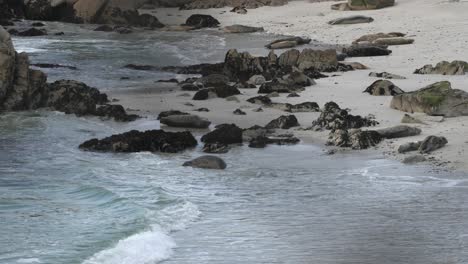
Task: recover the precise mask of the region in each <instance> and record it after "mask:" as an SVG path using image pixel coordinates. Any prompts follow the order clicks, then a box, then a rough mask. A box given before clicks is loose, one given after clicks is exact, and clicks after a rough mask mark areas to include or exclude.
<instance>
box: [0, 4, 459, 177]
mask: <svg viewBox="0 0 468 264" xmlns="http://www.w3.org/2000/svg"><path fill="white" fill-rule="evenodd" d="M81 1H83V0H81ZM81 1H78V2H77V3H75V4H74V6H73V7H74V16H75V17H74V18H73V20H74V21H77V20H76V17H80V19H81V20H79V22H99V23H101V24H113V25H125V26H137V27H144V28H153V29H155V28H162V27H164V24H166V25H167V24H169V25H176V24H177V25H180V24H182V25H183V26H186V27H188V28H185V29H184V30H193V29H200V28H203V27H218V26H219V27H222V28H223V29H224V31H225V32H229V33H249V32H255V31H259V30H260V29H261V30H264V28H263V27H252V26H247V25H246V26H244V25H239V24H234V25H232V24H231V23H230V22H229V21H227V22H226V21H223V20H222V19H219V17H217V18H215V17H214V12H216V11H212V12H211V14H212V15H213V16H212V15H198V14H193V13H187V17H188V18H187V19H186V20H185V21H184V22H183V23H176V22H174V18H172V17H171V18H170V17H163V18H162V19H161V17H160V19H161V21H163V20H164V21H163V22H164V24H163V23H162V22H160V20H159V19H157V18H156V17H154V16H151V15H148V14H146V13H143V14H139V13H138V12H137V11H136V7H135V6H132V7H125V8H121V7H116V6H113V5H112V1H111V4H104V5H103V6H102V7H100V8H102V9H101V10H104V11H102V12H99V17H97V16H96V15H93V16H92V17H83V15H82V14H83V13H80V11H79V10H78V9H76V7H77V5H78V6H80V5H79V2H81ZM33 2H34V1H33ZM37 2H40V1H37ZM357 2H358V1H351V0H350V1H348V3H347V5H346V6H342V7H339V8H338V10H348V9H350V10H374V9H380V8H385V10H391V9H393V8H395V9H397V8H398V5H396V6H393V5H394V4H395V2H394V1H381V2H382V3H381V4H379V5H375V6H374V5H364V6H361V7H359V8H358V7H357V6H356V5H357ZM377 2H379V1H377ZM281 4H284V3H281ZM329 4H330V3H328V4H327V5H328V6H329ZM226 5H230V4H226ZM275 5H276V4H275ZM302 5H307V3H295V4H292V3H290V5H288V6H286V7H281V8H283V9H288V8H289V9H293V8H295V6H302ZM310 5H312V4H310ZM313 5H317V6H320V7H324V6H325V3H314V4H313ZM290 6H292V7H290ZM87 7H89V6H87ZM209 7H211V6H209ZM216 7H218V6H216ZM116 8H117V9H118V10H117V9H116ZM107 9H109V10H111V11H106V10H107ZM186 9H191V8H186ZM335 9H336V8H335ZM26 10H27V9H26ZM116 10H117V11H116ZM122 10H129V11H128V12H127V11H122ZM213 10H216V9H213ZM272 10H273V9H272ZM51 12H52V11H51ZM179 12H181V11H179ZM185 12H193V11H185ZM252 12H254V11H252ZM270 12H271V13H275V11H270ZM330 12H337V11H330ZM388 12H389V14H390V13H392V11H388ZM13 13H14V12H13ZM25 13H26V17H28V12H27V11H26V12H25ZM52 13H54V12H52ZM209 13H210V12H209ZM234 13H235V14H232V15H230V16H235V15H237V16H238V15H239V13H236V12H234ZM54 14H56V13H54ZM64 14H66V13H64ZM87 14H88V12H87ZM189 14H191V15H190V16H189ZM20 15H21V14H20ZM39 17H40V16H38V17H36V18H39ZM244 17H246V16H244ZM41 18H42V17H41ZM166 19H167V20H166ZM176 19H177V18H176ZM236 19H238V20H241V21H243V24H251V23H249V22H251V19H252V17H251V16H249V18H247V19H244V20H243V19H242V17H241V16H239V17H236ZM260 19H263V18H262V17H261V18H260ZM45 20H48V19H45ZM50 20H61V21H63V19H61V18H50ZM321 20H322V21H323V27H324V28H325V24H326V22H325V20H326V18H323V19H321ZM166 21H167V22H166ZM328 21H329V22H330V21H332V22H330V23H328V24H329V27H332V28H334V27H341V26H342V25H346V26H352V25H353V24H361V23H364V24H370V23H375V22H376V21H374V19H373V18H371V17H364V16H359V15H358V16H342V17H340V18H338V19H334V20H328ZM244 22H245V23H244ZM292 27H293V26H292ZM265 28H267V27H265ZM110 30H115V28H110ZM267 30H268V28H267ZM10 31H11V30H10ZM104 31H106V30H104ZM271 31H274V28H273V29H271V30H270V32H271ZM291 31H292V32H294V30H291ZM119 33H120V32H119ZM275 33H280V32H275ZM353 35H354V34H353ZM406 35H407V33H400V32H396V31H394V32H390V33H379V32H375V31H374V32H370V34H369V33H367V34H362V35H358V36H355V37H354V39H353V41H352V42H351V41H350V42H349V43H350V44H347V45H345V48H343V49H340V50H334V49H328V50H313V49H309V48H304V49H297V48H296V47H297V46H301V45H304V44H307V43H309V42H310V40H311V39H310V38H307V37H305V38H302V37H294V38H286V39H279V40H277V41H274V42H272V43H269V44H268V43H265V45H266V47H267V48H269V49H272V51H270V52H269V53H268V55H267V56H264V57H263V56H253V55H251V54H249V53H247V52H239V51H237V50H234V49H233V50H229V51H228V52H227V53H226V56H225V59H224V61H222V62H219V63H215V64H200V65H191V66H183V67H180V66H174V67H170V66H169V67H163V68H158V67H156V66H153V65H137V64H128V65H127V66H126V67H127V68H130V69H133V70H135V71H141V70H144V71H151V70H159V71H170V72H174V73H177V74H198V75H201V77H200V78H188V79H186V80H183V81H181V82H179V81H176V82H177V83H176V84H174V87H175V88H176V90H177V91H176V92H172V93H170V94H160V93H154V94H152V95H151V97H149V98H146V100H157V99H160V98H161V101H163V100H162V99H164V100H165V101H167V102H168V103H167V104H166V103H163V104H161V105H159V106H157V107H155V108H151V109H144V107H142V106H143V105H145V104H144V101H143V100H141V98H140V97H138V96H137V95H135V94H130V95H129V94H126V95H122V94H120V95H119V93H117V92H116V93H113V94H112V93H111V96H112V97H115V98H118V99H119V100H120V103H122V105H124V106H126V107H130V108H137V109H140V110H141V112H143V111H149V112H150V113H154V114H155V115H157V114H160V122H161V124H164V125H166V126H167V127H177V128H185V129H192V128H194V129H206V128H208V127H209V126H210V124H211V122H214V123H217V124H219V125H218V126H216V127H215V129H214V130H213V131H211V132H209V133H206V134H205V135H204V136H203V137H202V142H203V143H205V146H204V147H203V151H204V152H206V153H225V152H227V151H229V149H230V148H231V147H233V146H235V145H236V144H242V143H248V145H249V146H250V147H254V148H263V147H266V146H267V145H268V144H280V145H283V144H297V143H298V142H299V141H300V140H299V138H304V137H311V138H313V137H319V138H320V139H321V140H322V141H326V145H328V146H334V147H335V148H333V149H332V150H330V151H329V152H328V153H329V154H333V153H334V152H335V151H336V148H351V149H368V148H375V147H378V146H381V145H382V144H383V143H382V142H390V143H385V147H383V148H384V152H388V151H390V149H389V148H393V149H395V152H394V153H410V152H411V153H412V151H418V152H419V153H418V154H409V155H407V154H404V155H403V154H401V155H402V156H401V157H402V158H401V159H402V160H403V162H405V163H417V162H422V161H426V160H433V159H441V160H444V159H443V158H440V157H441V156H443V154H442V155H440V153H443V152H441V151H443V150H440V149H441V148H444V149H445V145H447V144H449V146H450V145H451V142H452V140H454V141H455V142H458V141H459V140H462V139H459V138H456V139H452V137H450V136H449V135H445V134H443V133H440V132H439V131H440V130H439V129H440V127H437V126H436V127H435V128H433V127H430V128H429V129H426V128H427V127H426V126H427V122H425V121H424V120H421V119H424V118H421V117H420V116H421V115H418V114H414V113H417V112H419V113H423V114H425V115H427V116H439V117H440V116H442V117H445V118H462V119H463V116H466V115H468V110H467V109H468V93H467V92H466V91H464V90H463V89H452V87H451V83H450V82H448V81H445V82H441V81H438V82H433V83H432V84H428V86H426V87H424V86H419V88H420V89H415V87H413V88H412V89H411V90H410V91H409V92H405V91H407V89H406V88H404V89H402V88H400V85H398V86H397V85H396V84H394V83H393V82H396V80H408V79H409V78H408V79H406V78H407V77H403V76H400V75H398V74H399V73H400V72H398V74H394V73H393V71H392V70H389V72H390V73H388V72H386V70H387V69H385V72H384V71H382V72H380V73H379V72H376V73H370V74H369V75H370V76H371V77H372V76H377V77H380V78H386V79H387V80H385V79H379V80H377V81H374V82H373V83H372V84H371V85H370V86H368V87H367V88H365V86H363V87H362V90H361V91H360V92H366V93H368V94H369V97H365V98H364V99H363V98H361V99H359V100H360V102H361V103H363V100H375V101H379V100H380V101H379V102H383V101H384V100H382V99H373V98H376V97H387V98H390V100H391V102H390V103H388V100H385V101H386V103H387V105H385V104H382V103H379V105H378V106H377V107H378V109H379V112H380V113H384V115H388V113H390V115H391V116H392V120H388V119H385V120H384V121H383V122H380V120H381V119H382V116H379V113H375V112H374V111H369V110H371V109H372V108H373V107H375V105H371V106H370V107H369V106H366V107H364V108H357V110H358V113H361V115H354V114H351V113H350V112H353V113H354V111H349V109H345V108H344V107H348V104H347V103H348V102H347V101H346V100H345V101H343V99H344V98H343V97H339V96H338V98H337V99H338V101H336V100H333V97H334V96H335V94H334V93H335V92H339V90H336V88H334V89H333V92H328V94H327V95H325V96H324V94H325V93H326V88H327V87H324V86H323V85H324V83H326V85H331V84H333V86H335V87H336V85H337V84H339V82H346V80H347V79H346V75H348V74H350V75H353V76H358V75H363V74H364V73H365V71H366V70H367V69H368V68H369V66H368V65H365V64H363V63H358V62H356V61H350V60H355V59H359V61H360V62H361V59H362V60H365V61H367V62H369V63H372V64H373V65H374V67H370V68H371V69H373V68H376V69H377V68H378V69H379V70H383V69H381V68H380V67H375V65H377V64H379V63H378V60H379V59H380V58H381V57H382V58H383V57H389V58H390V60H391V59H392V58H393V57H397V58H398V56H400V55H398V54H397V55H395V52H394V51H393V47H395V49H396V50H397V52H399V53H404V52H405V51H404V49H405V48H406V47H410V48H408V49H411V46H414V45H415V44H414V43H415V40H414V39H412V38H408V37H406ZM0 40H1V41H0V43H1V45H2V46H1V47H0V48H1V49H0V56H1V60H0V62H2V63H1V64H0V77H1V79H0V81H1V82H0V104H1V107H0V109H2V110H3V111H21V110H32V109H37V108H43V107H47V108H50V109H53V110H57V111H62V112H65V113H67V114H76V115H79V116H82V115H94V116H99V117H103V118H113V119H114V120H116V121H124V122H128V121H132V120H135V119H136V118H138V116H137V115H129V114H127V113H126V111H125V109H124V107H123V106H122V105H114V104H109V100H108V99H107V96H106V95H104V94H101V93H100V92H99V91H98V90H97V89H95V88H91V87H88V86H87V85H86V84H84V83H80V82H76V81H69V80H61V81H57V82H54V83H47V77H46V76H45V74H43V73H42V72H41V71H38V70H33V69H30V68H29V59H28V56H27V54H24V53H21V54H17V53H16V52H15V50H14V48H13V45H12V43H11V39H10V36H9V34H8V33H7V32H6V31H5V30H4V29H3V28H0ZM419 41H420V40H419ZM417 43H419V42H418V40H417V41H416V44H417ZM340 44H341V43H340ZM276 49H279V50H280V51H278V52H275V51H274V50H276ZM370 59H373V60H370ZM382 60H388V59H382ZM435 62H438V61H435ZM400 63H401V62H400ZM395 65H396V66H398V64H395ZM421 66H423V65H420V66H419V68H416V69H413V70H412V72H414V73H415V74H418V75H427V74H429V75H443V76H444V78H447V77H445V76H449V75H454V76H464V75H465V74H466V72H467V71H468V63H466V62H464V61H462V60H454V61H453V62H445V61H442V62H440V63H438V64H437V65H435V66H432V65H426V66H423V67H422V68H420V67H421ZM408 74H411V73H408V72H407V73H406V74H405V75H406V76H407V75H408ZM353 78H356V77H353ZM358 78H360V79H361V78H362V77H358ZM367 78H369V77H367ZM318 79H320V80H318ZM369 79H370V78H369ZM388 79H391V80H392V81H390V80H388ZM322 80H323V83H322ZM169 81H170V80H168V82H169ZM170 82H172V81H170ZM352 82H353V83H352V85H356V84H357V83H358V82H357V81H356V80H354V79H353V80H352ZM413 84H414V83H413ZM361 85H362V84H361ZM366 86H367V85H366ZM317 87H318V88H317ZM421 87H423V88H421ZM461 88H462V87H461ZM315 89H317V90H319V89H322V91H321V93H320V96H319V98H318V99H319V100H317V101H315V100H314V101H309V100H310V98H314V99H315V97H316V95H315V93H314V90H315ZM180 92H184V93H185V94H186V95H188V96H189V97H191V100H187V98H180V97H179V96H178V95H179V94H180ZM346 96H349V95H348V94H346ZM346 96H345V97H346ZM355 96H356V97H357V96H358V94H356V95H355ZM177 97H178V98H177ZM353 97H354V96H353ZM330 98H332V100H330ZM180 102H184V105H185V107H180V108H179V109H174V108H173V105H174V103H178V104H179V103H180ZM225 102H229V104H230V105H232V106H236V108H234V109H232V110H229V111H230V113H229V115H227V114H226V113H223V114H218V116H216V114H215V115H213V114H212V112H213V111H214V112H216V111H221V110H222V111H225V110H226V111H228V110H227V109H223V108H225V106H226V103H225ZM244 102H245V103H247V104H248V105H247V106H246V104H245V103H244ZM195 104H196V105H197V106H199V107H200V108H199V110H197V111H195V110H194V108H195ZM351 104H353V103H352V102H351ZM364 104H365V103H364ZM167 105H171V108H169V107H168V106H167ZM179 105H180V104H179ZM320 105H323V107H320ZM201 109H204V110H203V111H202V110H201ZM246 109H247V110H251V111H246ZM391 109H395V110H391ZM169 110H171V111H169ZM175 110H177V111H175ZM205 110H206V111H205ZM366 110H367V111H368V112H367V113H363V112H365V111H366ZM397 110H398V111H397ZM390 111H392V112H390ZM400 111H401V112H400ZM195 112H196V113H195ZM261 112H265V114H262V113H261ZM404 112H408V113H409V114H406V115H404ZM253 113H258V116H262V117H260V119H258V118H259V117H257V118H252V119H251V120H250V121H249V122H245V121H244V123H251V122H254V124H253V126H250V127H249V126H245V125H240V124H239V123H241V122H237V121H238V120H240V119H242V118H240V116H245V118H243V119H249V118H250V116H251V115H253ZM367 114H369V115H367ZM296 115H297V116H296ZM397 115H399V116H401V118H402V119H401V120H399V121H398V122H395V119H396V116H397ZM214 116H215V117H214ZM265 116H267V117H268V119H265V118H264V117H265ZM210 117H214V118H213V119H211V118H210ZM220 120H222V121H220ZM258 120H261V121H260V122H257V121H258ZM231 123H232V124H231ZM401 123H403V124H401ZM236 124H237V125H236ZM442 126H443V125H442ZM297 127H299V129H297ZM373 127H376V128H373ZM425 130H427V131H428V132H426V131H425ZM171 133H172V132H165V131H162V130H156V131H146V132H137V131H131V132H128V133H124V134H121V135H114V136H112V137H110V138H106V139H103V140H98V139H92V140H90V141H87V142H85V143H83V145H81V148H82V149H86V150H97V151H117V152H132V151H155V152H157V151H161V152H178V151H181V150H184V149H186V148H190V147H194V146H195V145H196V142H194V138H193V135H192V134H191V133H190V132H187V133H188V134H187V135H185V136H182V135H180V136H177V135H176V134H171ZM428 133H429V134H428ZM304 135H305V136H304ZM406 137H412V138H415V139H417V140H413V141H411V139H405V138H406ZM420 137H423V138H420ZM194 143H195V144H194ZM459 147H461V148H462V149H463V146H459ZM396 149H398V150H397V151H396ZM434 151H435V153H436V155H435V156H433V155H432V153H433V152H434ZM458 153H460V151H459V150H458ZM209 159H210V160H209V162H208V163H209V164H215V165H216V166H217V165H219V164H220V163H219V162H217V161H213V160H212V157H211V158H210V157H209ZM201 163H202V164H204V165H201V167H205V168H206V162H205V163H204V162H201ZM464 166H467V165H466V164H464V162H462V164H458V166H455V168H464ZM208 167H209V166H208ZM221 167H224V168H225V167H226V166H225V164H224V165H221Z"/></svg>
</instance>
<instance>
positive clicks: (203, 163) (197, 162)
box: [183, 156, 227, 170]
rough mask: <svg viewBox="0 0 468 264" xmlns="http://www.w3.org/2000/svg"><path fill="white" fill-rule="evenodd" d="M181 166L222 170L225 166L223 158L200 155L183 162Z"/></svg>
mask: <svg viewBox="0 0 468 264" xmlns="http://www.w3.org/2000/svg"><path fill="white" fill-rule="evenodd" d="M183 166H186V167H187V166H188V167H194V168H199V169H215V170H224V169H226V167H227V165H226V162H224V160H222V159H221V158H218V157H216V156H202V157H199V158H196V159H194V160H191V161H187V162H185V163H184V165H183Z"/></svg>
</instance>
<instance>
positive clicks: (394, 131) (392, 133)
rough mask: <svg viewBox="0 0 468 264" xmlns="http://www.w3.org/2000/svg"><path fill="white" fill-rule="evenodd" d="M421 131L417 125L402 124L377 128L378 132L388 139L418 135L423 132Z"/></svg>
mask: <svg viewBox="0 0 468 264" xmlns="http://www.w3.org/2000/svg"><path fill="white" fill-rule="evenodd" d="M421 132H422V131H421V129H419V128H417V127H410V126H402V125H400V126H394V127H389V128H384V129H379V130H377V133H379V134H380V135H381V136H382V137H383V138H387V139H390V138H401V137H411V136H417V135H419V134H421Z"/></svg>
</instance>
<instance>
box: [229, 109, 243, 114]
mask: <svg viewBox="0 0 468 264" xmlns="http://www.w3.org/2000/svg"><path fill="white" fill-rule="evenodd" d="M232 113H233V114H235V115H246V113H245V112H244V111H242V110H240V109H236V110H234V112H232Z"/></svg>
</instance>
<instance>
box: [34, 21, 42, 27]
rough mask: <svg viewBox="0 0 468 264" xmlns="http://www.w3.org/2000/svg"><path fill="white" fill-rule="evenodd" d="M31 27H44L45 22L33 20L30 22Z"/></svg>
mask: <svg viewBox="0 0 468 264" xmlns="http://www.w3.org/2000/svg"><path fill="white" fill-rule="evenodd" d="M31 26H33V27H45V24H44V23H42V22H34V23H32V24H31Z"/></svg>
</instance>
